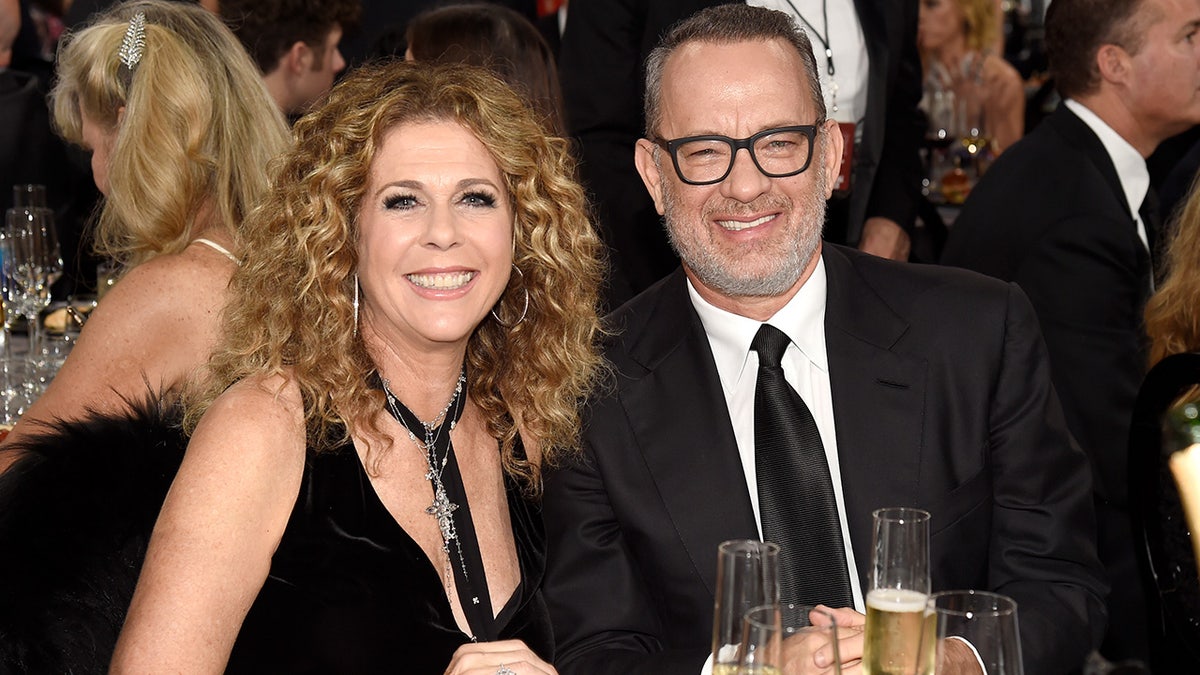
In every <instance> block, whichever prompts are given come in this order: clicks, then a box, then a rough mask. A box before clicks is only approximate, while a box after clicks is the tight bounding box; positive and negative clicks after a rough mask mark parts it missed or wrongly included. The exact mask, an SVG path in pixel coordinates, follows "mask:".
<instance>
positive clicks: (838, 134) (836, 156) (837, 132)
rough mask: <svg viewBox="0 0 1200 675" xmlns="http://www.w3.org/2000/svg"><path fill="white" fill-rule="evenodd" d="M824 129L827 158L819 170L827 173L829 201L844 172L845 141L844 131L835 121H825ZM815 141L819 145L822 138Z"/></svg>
mask: <svg viewBox="0 0 1200 675" xmlns="http://www.w3.org/2000/svg"><path fill="white" fill-rule="evenodd" d="M824 129H825V132H824V133H825V138H826V141H825V157H824V158H823V159H824V161H823V162H822V165H821V166H820V167H819V168H820V169H821V170H822V171H824V172H825V199H829V198H830V197H831V196H833V188H834V187H835V186H836V185H837V179H838V174H840V173H841V171H842V146H843V145H845V139H844V138H842V130H841V128H840V127H838V123H837V122H835V121H834V120H825V124H824ZM818 131H819V130H818ZM813 140H814V141H816V142H817V143H820V142H821V139H820V138H816V139H813ZM810 170H811V168H810Z"/></svg>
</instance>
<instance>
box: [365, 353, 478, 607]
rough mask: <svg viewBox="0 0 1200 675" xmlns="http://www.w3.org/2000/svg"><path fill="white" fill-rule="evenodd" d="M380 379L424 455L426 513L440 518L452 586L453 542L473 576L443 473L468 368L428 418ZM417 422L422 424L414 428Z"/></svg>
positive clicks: (391, 407)
mask: <svg viewBox="0 0 1200 675" xmlns="http://www.w3.org/2000/svg"><path fill="white" fill-rule="evenodd" d="M380 379H381V381H382V382H383V393H384V395H385V396H386V397H387V407H388V412H390V413H391V414H392V417H394V418H395V419H396V421H397V422H399V423H400V424H401V425H402V426H403V427H404V429H405V430H406V431H408V438H409V440H410V441H412V442H413V444H414V445H416V446H417V448H418V449H419V450H421V454H422V455H424V457H425V465H426V467H427V469H428V470H427V471H426V472H425V480H427V481H429V484H430V485H431V486H432V487H433V503H432V504H430V505H429V506H427V507H425V513H428V514H429V515H430V516H432V517H434V518H436V519H437V523H438V529H439V530H441V533H442V553H443V554H445V558H444V560H445V564H444V565H443V573H444V574H445V584H446V589H447V590H449V588H450V580H451V577H452V575H453V572H452V563H451V562H450V555H451V544H453V549H454V553H455V554H456V556H457V557H458V563H459V565H460V566H461V567H462V573H463V578H464V579H469V578H470V577H469V575H468V574H467V563H466V560H465V559H464V558H463V549H462V540H461V539H459V536H458V529H457V528H456V527H455V525H454V512H455V511H456V510H458V504H455V503H454V502H452V501H450V496H449V495H447V494H446V486H445V484H444V483H443V482H442V473H443V472H444V471H445V470H446V464H447V463H448V462H449V461H450V454H451V452H452V451H453V449H452V446H451V445H450V432H451V431H454V425H455V424H456V423H457V422H458V419H459V418H460V417H461V416H462V412H463V408H464V407H465V405H464V401H465V400H466V397H464V396H463V385H464V384H466V381H467V375H466V370H465V369H463V370H460V371H459V373H458V383H457V384H455V386H454V394H453V395H451V396H450V400H449V401H447V402H446V406H445V407H444V408H442V410H441V412H439V413H438V414H437V415H436V416H435V417H434V418H433V419H432V420H430V421H428V422H426V421H424V420H421V419H419V418H418V417H417V416H416V415H414V414H413V413H412V412H411V411H409V410H408V409H407V408H405V407H403V404H402V403H400V402H399V401H398V400H397V399H396V395H395V394H393V393H392V390H391V388H390V387H389V386H388V381H387V380H386V379H383V378H380ZM410 418H411V420H412V421H410ZM414 422H415V424H414ZM418 425H419V426H420V428H419V429H417V428H415V427H417V426H418ZM418 436H419V437H418Z"/></svg>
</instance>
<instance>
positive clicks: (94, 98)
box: [0, 0, 289, 469]
mask: <svg viewBox="0 0 1200 675" xmlns="http://www.w3.org/2000/svg"><path fill="white" fill-rule="evenodd" d="M138 17H142V18H143V19H144V26H143V25H141V23H142V20H141V19H139V18H138ZM127 36H128V38H127ZM139 37H140V38H141V39H142V41H143V42H144V44H142V46H141V48H140V50H137V51H138V52H139V57H138V58H136V59H129V58H128V57H127V58H126V59H125V60H127V61H132V63H125V62H123V60H122V57H121V52H122V44H123V42H125V41H127V40H130V41H134V42H136V41H137V38H139ZM52 105H53V109H54V117H55V121H56V124H57V126H58V128H59V130H60V133H61V134H62V135H63V136H64V137H65V138H66V139H68V140H70V141H72V142H75V143H79V144H81V145H83V146H84V147H85V148H87V149H89V150H90V151H91V152H92V171H93V174H94V178H95V181H96V186H97V187H98V188H99V189H100V191H101V192H102V193H103V194H104V196H105V200H104V205H103V210H102V211H101V212H100V215H99V219H98V223H97V226H96V231H95V239H96V247H97V249H98V251H99V252H100V253H101V254H103V255H105V256H108V257H110V258H112V259H113V260H115V261H116V262H117V263H118V264H119V265H120V266H121V267H122V268H123V269H124V270H126V271H125V273H124V275H123V276H122V277H121V279H120V281H119V282H118V283H117V284H116V286H114V287H113V289H112V290H111V291H109V292H108V293H107V294H106V295H105V296H104V299H103V301H102V302H101V303H100V305H99V306H98V307H97V308H96V310H95V311H94V312H93V313H92V315H91V318H90V319H89V320H88V322H87V325H86V327H85V328H84V329H83V332H82V334H81V335H80V337H79V340H78V343H77V344H76V345H75V347H74V349H73V351H72V353H71V355H70V357H69V358H68V359H67V360H66V363H65V364H64V365H63V366H62V369H61V370H60V371H59V373H58V375H57V376H56V377H55V379H54V380H53V382H52V383H51V384H50V386H49V388H48V389H47V390H46V392H45V393H44V394H43V395H42V396H41V397H40V398H39V399H38V400H37V402H36V403H34V405H33V406H32V407H31V408H30V410H29V411H28V412H27V413H26V414H25V415H24V416H23V417H22V419H21V422H20V423H18V424H17V426H16V428H15V429H14V430H13V433H12V434H11V435H10V436H9V438H8V441H11V440H15V439H19V438H21V437H22V436H24V435H26V434H28V433H29V432H30V431H31V428H32V427H33V426H34V425H33V424H31V423H32V422H34V421H40V422H49V421H52V420H56V419H73V418H77V417H80V416H82V415H83V414H84V413H85V412H89V411H95V412H99V413H107V412H115V411H119V410H122V409H124V408H125V407H126V405H127V399H141V398H144V397H145V395H146V393H147V385H149V388H150V389H151V390H152V391H154V392H163V393H167V394H172V395H173V394H177V393H178V392H180V391H181V390H182V389H183V388H184V387H185V386H186V385H188V384H189V383H190V382H191V381H192V380H194V379H196V378H198V377H202V376H201V375H200V367H201V366H202V364H204V363H205V362H206V361H207V360H208V357H209V354H210V353H211V352H212V349H213V346H214V345H215V344H216V340H217V333H218V326H217V316H218V313H219V312H220V311H221V308H222V307H223V306H224V304H225V299H226V295H227V294H226V286H227V285H228V283H229V278H230V276H231V275H232V274H233V271H234V270H235V269H237V266H238V263H239V260H240V259H241V255H242V235H241V233H240V230H241V227H242V221H243V219H245V218H246V216H247V215H248V214H249V212H250V211H251V209H253V207H254V206H255V205H256V204H257V203H258V202H259V200H260V199H261V198H262V196H263V194H264V193H265V191H266V189H267V164H268V162H269V160H270V159H271V158H272V157H274V156H275V155H277V154H279V153H281V152H282V151H283V150H284V149H286V148H287V147H288V144H289V132H288V128H287V125H286V123H285V121H284V119H283V116H282V115H281V113H280V112H279V110H278V109H277V108H276V106H275V104H274V102H272V100H271V98H270V96H269V95H268V93H267V90H266V88H265V87H264V86H263V84H262V79H261V77H260V76H259V73H258V70H257V69H256V68H255V66H254V64H253V62H251V60H250V58H249V56H247V55H246V53H245V51H244V50H243V48H242V46H241V44H240V43H239V42H238V41H237V39H236V38H235V37H234V36H233V34H232V33H230V32H229V30H228V29H227V28H226V27H225V26H224V25H223V24H222V23H221V21H220V19H219V18H217V17H216V16H214V15H213V14H212V13H211V12H209V11H207V10H205V9H203V8H201V7H200V6H198V5H193V4H189V3H176V2H163V1H160V0H137V1H134V2H126V3H121V4H119V5H117V6H116V7H114V8H113V9H111V10H109V11H107V12H106V13H104V14H102V15H100V16H98V17H97V18H96V19H95V20H94V21H93V22H92V23H91V25H89V26H87V27H86V28H83V29H82V30H80V31H79V32H77V33H74V34H71V35H68V36H67V37H66V38H65V39H64V40H63V43H62V46H61V48H60V51H59V57H58V83H57V84H56V86H55V88H54V91H53V94H52ZM6 442H7V441H6ZM8 454H9V455H10V457H7V458H6V457H4V454H0V469H3V467H4V466H5V465H6V464H7V463H9V462H11V461H12V459H13V458H12V457H11V453H8Z"/></svg>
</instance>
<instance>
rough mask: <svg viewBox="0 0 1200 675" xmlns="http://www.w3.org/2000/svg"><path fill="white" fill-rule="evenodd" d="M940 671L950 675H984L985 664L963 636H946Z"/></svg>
mask: <svg viewBox="0 0 1200 675" xmlns="http://www.w3.org/2000/svg"><path fill="white" fill-rule="evenodd" d="M941 652H942V653H941V654H940V655H939V656H940V657H941V661H942V662H941V664H939V666H938V672H939V673H949V674H950V675H983V666H982V665H980V663H979V657H978V656H976V655H975V650H974V649H971V645H970V644H968V643H967V641H966V640H963V639H961V638H953V637H951V638H946V639H945V640H943V641H942V649H941Z"/></svg>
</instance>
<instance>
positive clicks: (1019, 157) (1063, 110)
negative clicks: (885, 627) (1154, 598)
mask: <svg viewBox="0 0 1200 675" xmlns="http://www.w3.org/2000/svg"><path fill="white" fill-rule="evenodd" d="M1198 32H1200V0H1054V2H1052V3H1051V4H1050V6H1049V9H1048V10H1047V13H1046V50H1047V56H1048V59H1049V64H1050V73H1051V75H1052V76H1053V78H1054V81H1055V86H1056V87H1057V88H1058V90H1059V93H1060V94H1061V95H1062V97H1063V102H1062V103H1061V104H1060V105H1059V106H1058V108H1057V109H1056V110H1055V111H1054V113H1053V114H1051V115H1050V116H1049V117H1047V118H1046V119H1045V120H1044V121H1043V122H1042V123H1041V124H1039V125H1038V126H1037V127H1036V128H1035V129H1033V130H1032V131H1031V132H1030V133H1029V134H1027V135H1026V136H1025V137H1024V138H1022V139H1021V140H1020V141H1018V142H1017V143H1015V144H1014V145H1013V146H1012V147H1011V148H1009V149H1008V150H1006V151H1005V152H1004V154H1003V155H1001V156H1000V157H999V158H997V160H996V162H995V163H994V164H992V166H991V167H990V168H989V169H988V171H987V173H986V174H985V175H984V176H983V177H982V178H981V179H980V181H979V183H978V184H977V185H976V186H974V187H973V188H972V190H971V193H970V196H969V197H968V198H967V200H966V203H965V204H964V205H963V209H962V212H961V213H960V215H959V216H958V218H957V219H956V220H955V223H954V226H953V227H952V228H951V230H950V235H949V238H948V239H947V241H946V249H945V251H944V253H943V256H942V262H943V263H944V264H948V265H955V266H959V267H965V268H968V269H972V270H975V271H977V272H982V273H984V274H988V275H990V276H994V277H997V278H999V279H1003V280H1005V281H1010V282H1014V283H1016V284H1018V285H1020V287H1021V289H1022V290H1024V291H1025V293H1026V294H1028V295H1029V299H1030V300H1031V301H1032V302H1033V306H1034V309H1035V310H1037V315H1038V321H1039V322H1040V323H1041V326H1042V331H1043V334H1044V336H1045V339H1046V346H1047V348H1048V349H1049V351H1050V364H1051V368H1052V374H1053V379H1054V388H1055V390H1056V391H1057V392H1058V395H1059V397H1060V398H1061V399H1062V403H1063V409H1064V410H1065V412H1066V418H1067V425H1068V427H1069V428H1070V430H1071V434H1072V435H1073V436H1074V437H1075V440H1076V441H1078V443H1079V446H1080V447H1081V448H1082V449H1083V451H1084V452H1085V453H1087V455H1088V458H1089V459H1090V464H1091V468H1092V474H1093V476H1094V478H1095V481H1094V486H1095V494H1094V496H1093V498H1094V502H1095V505H1096V522H1097V535H1098V536H1097V539H1098V544H1099V552H1100V558H1101V560H1102V561H1103V562H1104V565H1105V569H1106V571H1107V573H1108V576H1109V578H1110V579H1111V580H1112V592H1111V593H1110V595H1109V598H1108V601H1107V602H1108V613H1109V616H1110V617H1113V618H1114V620H1113V621H1112V622H1110V624H1109V630H1108V633H1107V635H1106V636H1105V643H1104V646H1103V648H1102V649H1101V653H1102V654H1104V655H1105V656H1106V657H1109V658H1113V659H1118V658H1140V659H1145V658H1146V657H1147V655H1148V651H1149V647H1148V642H1147V640H1148V636H1147V632H1146V625H1147V608H1146V603H1145V598H1144V592H1143V588H1142V584H1141V580H1142V578H1141V575H1140V572H1139V569H1138V563H1137V557H1136V549H1135V546H1136V545H1137V544H1136V542H1135V540H1134V536H1133V532H1132V522H1131V520H1130V510H1129V509H1130V505H1129V489H1128V482H1129V481H1128V471H1127V469H1128V451H1129V448H1128V444H1129V429H1130V423H1131V420H1132V415H1133V410H1134V403H1135V401H1136V399H1137V394H1138V389H1139V388H1140V386H1141V383H1142V379H1143V377H1144V375H1145V373H1146V353H1145V346H1146V335H1145V329H1144V326H1143V313H1144V311H1145V307H1146V301H1147V299H1148V298H1149V297H1150V295H1151V293H1152V292H1153V290H1154V288H1155V274H1154V273H1155V269H1156V268H1157V267H1158V266H1159V265H1160V263H1161V255H1160V254H1161V248H1160V246H1159V243H1160V240H1161V233H1160V231H1161V222H1160V216H1159V211H1158V205H1157V198H1156V196H1155V194H1154V190H1153V189H1152V187H1151V175H1150V171H1149V170H1148V168H1147V163H1146V158H1147V157H1149V156H1150V155H1151V153H1153V152H1154V150H1155V148H1157V147H1158V146H1159V144H1161V143H1162V142H1163V141H1164V140H1166V139H1168V138H1170V137H1171V136H1174V135H1175V134H1178V133H1181V132H1183V131H1185V130H1187V129H1189V128H1190V127H1192V126H1194V125H1196V124H1197V123H1200V88H1198V87H1197V83H1198V82H1200V39H1197V33H1198ZM1064 478H1066V477H1064ZM1071 479H1074V477H1071ZM1119 617H1129V620H1127V621H1121V620H1120V619H1119Z"/></svg>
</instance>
